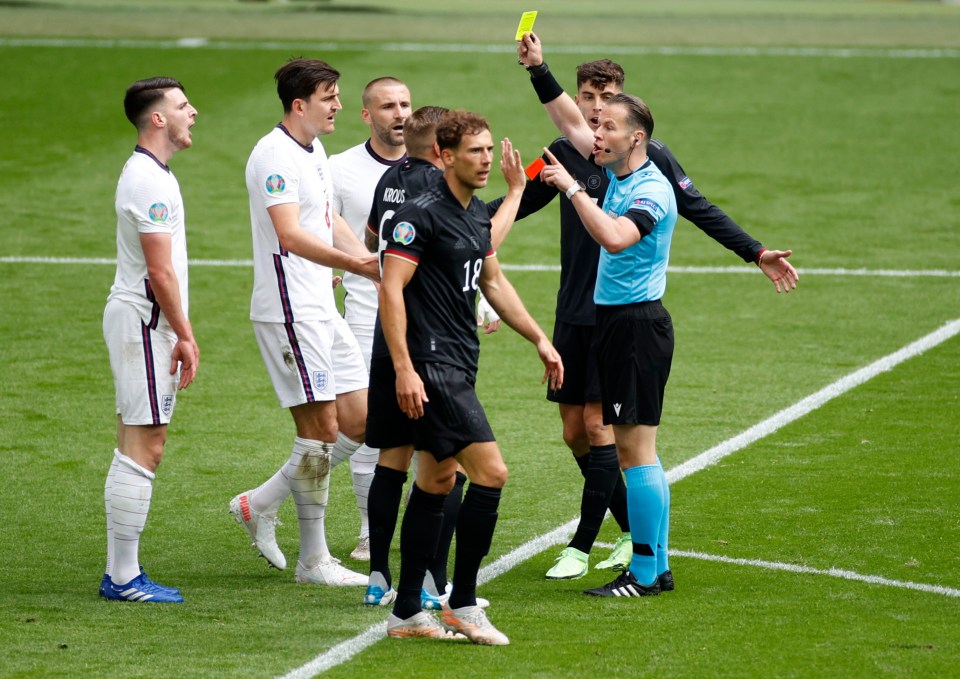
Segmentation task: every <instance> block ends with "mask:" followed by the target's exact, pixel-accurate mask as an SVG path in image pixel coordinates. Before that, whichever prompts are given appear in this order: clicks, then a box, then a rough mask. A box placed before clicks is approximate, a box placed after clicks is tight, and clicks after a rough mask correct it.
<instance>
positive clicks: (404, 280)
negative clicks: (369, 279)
mask: <svg viewBox="0 0 960 679" xmlns="http://www.w3.org/2000/svg"><path fill="white" fill-rule="evenodd" d="M416 270H417V267H416V265H415V264H413V263H412V262H408V261H407V260H404V259H400V258H398V257H391V256H390V255H387V256H385V257H384V258H383V278H382V280H381V282H380V293H379V302H380V325H381V327H382V328H383V337H384V339H385V340H386V341H387V347H388V348H389V349H390V357H391V359H392V360H393V369H394V372H395V373H396V374H397V404H398V405H399V406H400V409H401V410H402V411H403V412H404V414H405V415H406V416H407V417H409V418H411V419H414V420H416V419H419V418H420V417H422V416H423V404H424V403H426V402H427V401H428V400H429V399H428V398H427V392H426V389H424V386H423V380H421V379H420V376H419V375H418V374H417V371H416V370H414V368H413V361H412V360H410V351H409V348H408V347H407V307H406V303H405V302H404V299H403V289H404V288H405V287H407V284H408V283H409V282H410V279H412V278H413V274H414V273H415V272H416Z"/></svg>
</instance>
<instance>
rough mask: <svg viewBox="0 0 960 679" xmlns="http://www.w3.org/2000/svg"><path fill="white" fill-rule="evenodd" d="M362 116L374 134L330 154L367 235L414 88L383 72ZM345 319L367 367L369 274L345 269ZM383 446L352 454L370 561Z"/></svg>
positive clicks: (363, 544) (395, 160) (356, 226)
mask: <svg viewBox="0 0 960 679" xmlns="http://www.w3.org/2000/svg"><path fill="white" fill-rule="evenodd" d="M361 101H362V103H363V108H362V109H361V110H360V115H361V117H362V118H363V122H364V123H366V124H367V125H368V126H369V127H370V138H369V139H367V140H366V141H365V142H363V143H361V144H357V145H356V146H353V147H351V148H349V149H347V150H346V151H344V152H343V153H337V154H335V155H332V156H330V171H331V174H332V178H333V209H334V210H335V211H336V212H338V213H339V214H340V215H341V216H342V217H343V218H344V219H345V220H346V222H347V224H349V225H350V228H351V229H352V230H353V233H354V234H355V235H356V236H357V238H358V239H360V240H363V239H364V234H365V231H366V230H367V217H368V216H369V214H370V205H371V204H372V203H373V192H374V189H375V188H376V186H377V182H378V181H379V180H380V177H381V176H383V173H384V172H386V170H387V169H388V168H390V167H393V166H395V165H399V164H400V163H402V162H403V161H404V160H406V158H407V149H406V147H405V146H404V143H403V123H404V121H406V119H407V118H408V117H409V116H410V111H411V106H410V90H409V89H407V86H406V85H405V84H403V82H402V81H400V80H398V79H397V78H392V77H389V76H387V77H382V78H377V79H375V80H372V81H371V82H369V83H367V86H366V87H365V88H364V89H363V95H362V99H361ZM343 287H344V289H345V290H346V293H347V294H346V297H345V299H344V318H345V319H346V321H347V324H348V325H349V326H350V329H351V330H352V331H353V334H354V336H355V337H356V338H357V341H358V342H359V343H360V349H361V350H362V351H363V359H364V361H365V362H366V365H367V369H369V368H370V352H371V349H372V347H373V327H374V325H375V323H376V319H377V287H376V285H375V284H374V283H373V281H371V280H370V279H368V278H364V277H363V276H357V275H355V274H352V273H350V272H344V274H343ZM378 456H379V451H378V450H376V449H373V448H370V447H369V446H367V445H365V444H357V449H356V452H354V454H353V455H351V456H350V473H351V476H352V478H353V492H354V495H355V496H356V498H357V509H358V510H359V512H360V535H359V541H358V543H357V546H356V548H355V549H354V550H353V552H351V553H350V556H351V557H352V558H354V559H357V560H359V561H369V560H370V521H369V516H368V514H367V499H368V496H369V493H370V483H371V482H372V480H373V472H374V469H375V468H376V466H377V459H378Z"/></svg>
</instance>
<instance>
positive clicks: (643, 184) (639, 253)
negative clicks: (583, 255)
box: [593, 160, 677, 305]
mask: <svg viewBox="0 0 960 679" xmlns="http://www.w3.org/2000/svg"><path fill="white" fill-rule="evenodd" d="M606 173H607V177H609V179H610V187H609V188H608V189H607V195H606V197H605V198H604V200H603V209H604V211H605V212H606V213H607V214H608V215H610V216H611V217H613V218H614V219H617V218H618V217H622V216H624V215H627V214H628V213H629V212H632V211H634V210H637V211H640V212H643V213H646V214H647V215H649V216H650V218H651V219H652V220H653V223H654V228H653V230H652V231H651V232H650V233H648V234H645V235H644V236H643V238H641V239H640V240H639V241H638V242H636V243H634V244H633V245H631V246H630V247H628V248H626V249H625V250H622V251H621V252H618V253H611V252H607V251H606V250H605V249H603V248H600V264H599V267H598V269H597V287H596V288H595V289H594V293H593V301H594V302H596V303H597V304H603V305H615V304H633V303H635V302H650V301H653V300H658V299H660V298H661V297H663V293H664V292H665V291H666V289H667V263H668V262H669V259H670V241H671V240H672V239H673V228H674V226H676V224H677V200H676V197H675V196H674V195H673V188H672V187H671V186H670V182H668V181H667V178H666V177H664V176H663V174H662V173H661V172H660V170H659V169H657V166H656V165H654V164H653V163H652V162H650V161H649V160H647V162H646V163H644V164H643V165H642V166H641V167H640V168H639V169H637V170H636V171H634V172H632V173H631V174H629V175H627V176H626V177H623V178H620V177H616V176H615V175H613V174H612V173H611V172H610V171H609V170H606Z"/></svg>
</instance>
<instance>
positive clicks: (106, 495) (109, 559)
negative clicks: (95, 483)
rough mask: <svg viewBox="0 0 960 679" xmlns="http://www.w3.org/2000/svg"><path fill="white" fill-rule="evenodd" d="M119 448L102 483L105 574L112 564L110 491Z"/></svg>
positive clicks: (114, 451)
mask: <svg viewBox="0 0 960 679" xmlns="http://www.w3.org/2000/svg"><path fill="white" fill-rule="evenodd" d="M119 457H120V450H119V449H117V448H114V449H113V460H111V461H110V470H109V471H108V472H107V480H106V482H105V483H104V484H103V504H104V507H105V509H106V511H107V567H106V569H104V571H103V572H104V573H106V574H107V575H110V574H111V571H110V568H111V567H112V566H113V519H112V518H111V514H112V512H111V509H110V505H111V504H112V502H111V497H110V496H111V493H112V490H113V477H114V474H115V473H116V471H117V465H118V464H120V461H119Z"/></svg>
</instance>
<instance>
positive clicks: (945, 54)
mask: <svg viewBox="0 0 960 679" xmlns="http://www.w3.org/2000/svg"><path fill="white" fill-rule="evenodd" d="M0 47H53V48H70V49H73V48H84V47H85V48H101V49H142V48H149V49H173V50H176V49H208V50H298V49H302V50H316V51H323V52H369V51H371V50H376V51H380V52H426V53H433V52H443V53H458V54H514V53H516V51H517V48H516V46H515V45H513V44H507V43H503V44H501V43H496V44H484V43H476V44H454V43H427V42H388V43H373V44H371V43H363V42H285V41H280V40H211V39H209V38H202V37H195V38H179V39H177V40H148V39H129V38H120V39H86V38H0ZM550 52H551V53H556V54H617V55H635V56H644V55H657V56H686V57H814V58H822V57H827V58H833V59H851V58H879V59H958V58H960V50H958V49H952V48H948V47H945V48H932V49H896V48H887V49H883V48H869V47H680V46H669V45H666V46H660V47H657V46H648V47H644V46H630V45H552V46H551V47H550Z"/></svg>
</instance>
